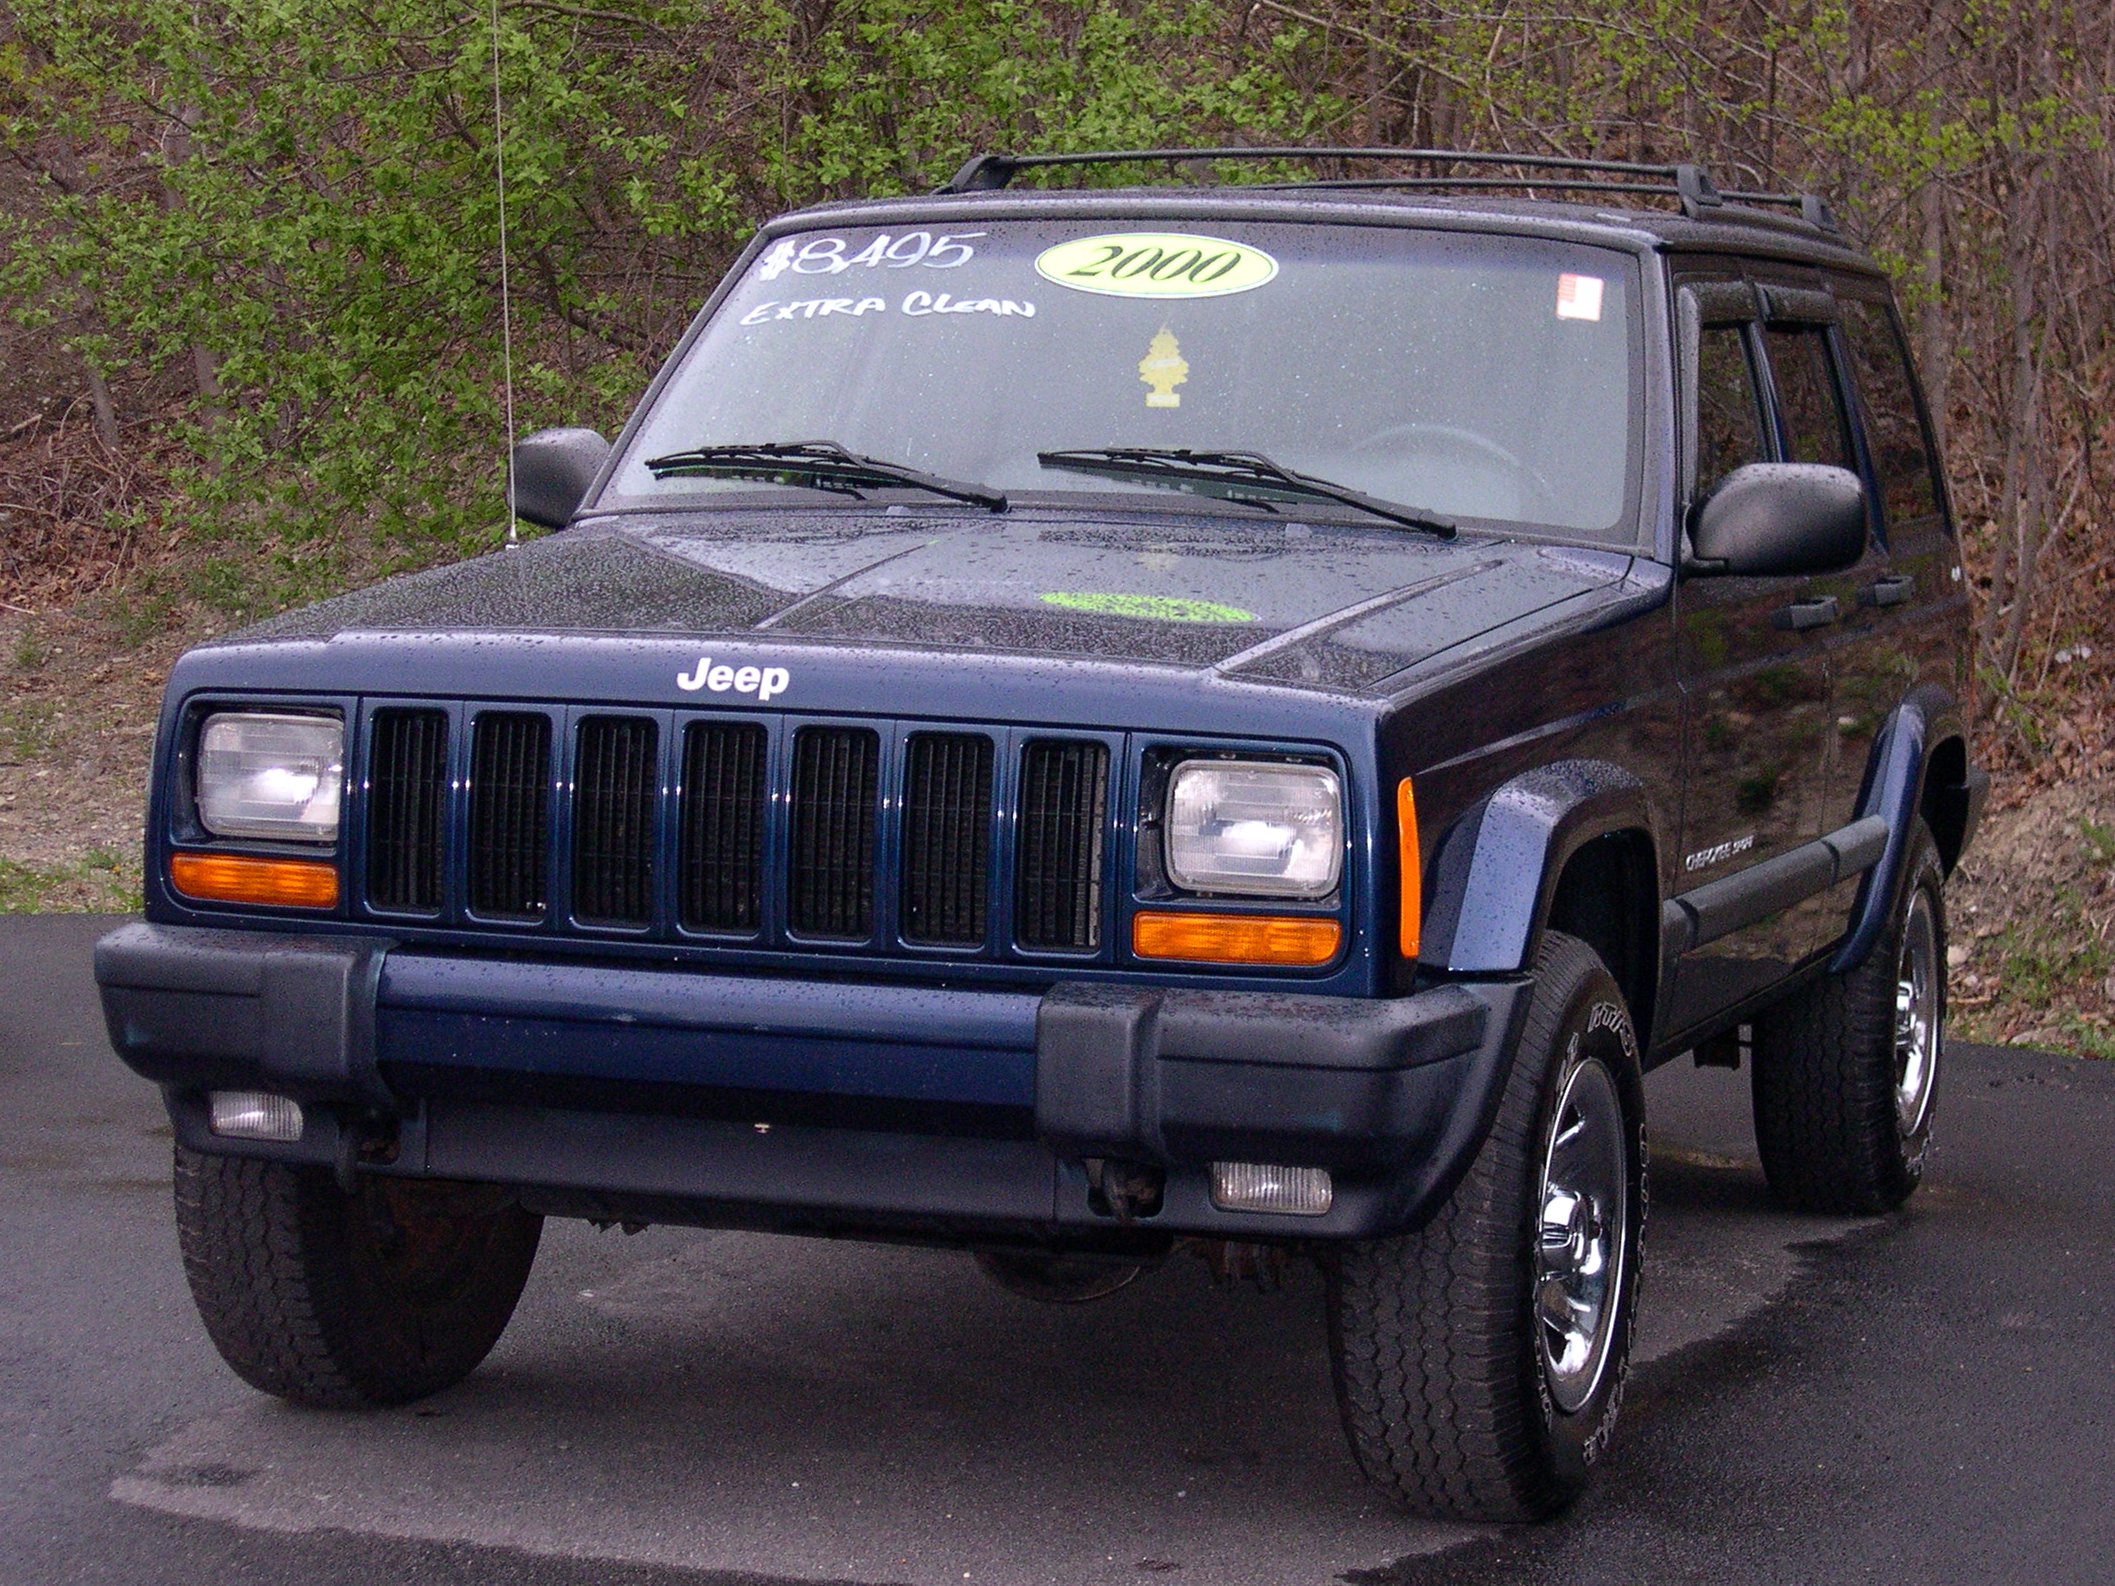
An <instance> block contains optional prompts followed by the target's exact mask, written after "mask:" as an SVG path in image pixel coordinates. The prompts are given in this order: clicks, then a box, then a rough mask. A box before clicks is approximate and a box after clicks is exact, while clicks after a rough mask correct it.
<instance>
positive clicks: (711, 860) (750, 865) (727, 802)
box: [680, 722, 767, 931]
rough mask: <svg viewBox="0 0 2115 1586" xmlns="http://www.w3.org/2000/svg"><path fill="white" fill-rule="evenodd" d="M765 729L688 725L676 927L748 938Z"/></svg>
mask: <svg viewBox="0 0 2115 1586" xmlns="http://www.w3.org/2000/svg"><path fill="white" fill-rule="evenodd" d="M765 744H766V740H765V735H764V729H763V728H762V727H759V726H757V725H755V724H754V723H752V722H693V723H692V724H691V726H690V728H689V729H688V731H687V732H686V733H685V734H684V741H683V800H682V813H681V817H680V819H681V823H682V834H683V836H682V859H681V874H682V897H681V908H682V920H683V924H684V925H685V926H686V927H687V928H688V929H690V930H694V931H753V930H755V929H756V928H757V925H758V924H759V922H760V921H761V919H762V914H763V896H764V777H765V767H766V764H767V759H766V755H765Z"/></svg>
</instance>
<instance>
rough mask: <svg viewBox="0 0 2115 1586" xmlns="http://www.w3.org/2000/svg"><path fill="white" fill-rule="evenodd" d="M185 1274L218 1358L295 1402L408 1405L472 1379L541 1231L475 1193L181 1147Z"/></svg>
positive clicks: (501, 1202) (535, 1222)
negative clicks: (346, 1177)
mask: <svg viewBox="0 0 2115 1586" xmlns="http://www.w3.org/2000/svg"><path fill="white" fill-rule="evenodd" d="M176 1229H177V1236H178V1242H179V1243H180V1244H181V1246H182V1248H183V1255H184V1272H185V1275H186V1276H187V1277H188V1278H189V1279H190V1282H191V1296H192V1298H193V1300H195V1301H196V1302H197V1305H198V1314H199V1317H200V1319H201V1320H203V1321H204V1322H205V1324H206V1332H207V1334H208V1336H210V1337H211V1338H212V1340H213V1344H214V1347H215V1348H217V1349H218V1350H219V1351H220V1354H221V1358H222V1359H224V1360H226V1361H227V1363H228V1364H229V1365H230V1366H231V1367H233V1368H234V1370H235V1374H236V1375H237V1376H239V1377H241V1378H242V1380H243V1381H245V1382H247V1383H248V1384H249V1385H250V1386H251V1387H253V1388H257V1389H259V1390H261V1391H263V1392H265V1393H269V1394H273V1395H276V1396H277V1397H279V1398H282V1399H287V1400H291V1401H292V1402H293V1403H296V1404H306V1405H314V1406H318V1407H321V1408H328V1409H354V1408H366V1407H374V1406H379V1405H389V1404H405V1403H408V1402H410V1401H411V1400H413V1399H423V1398H425V1397H426V1396H427V1395H429V1394H433V1393H438V1392H440V1391H441V1389H443V1388H446V1387H450V1386H452V1385H453V1384H455V1383H457V1382H460V1381H461V1380H462V1379H463V1378H464V1377H466V1376H468V1375H469V1374H470V1372H471V1371H472V1370H473V1369H475V1367H476V1366H477V1364H478V1362H479V1361H481V1360H483V1359H484V1358H485V1356H486V1355H487V1354H488V1353H490V1352H491V1349H492V1346H493V1345H494V1344H496V1343H497V1342H498V1341H499V1335H500V1333H501V1332H502V1331H504V1330H505V1328H506V1325H507V1320H508V1318H509V1317H510V1316H512V1315H513V1312H514V1304H515V1301H516V1300H518V1299H519V1298H520V1297H521V1291H522V1285H523V1284H524V1283H526V1282H527V1281H528V1276H529V1268H530V1265H531V1264H532V1263H533V1262H534V1261H535V1258H536V1245H537V1240H538V1238H539V1237H540V1236H541V1234H542V1231H543V1219H542V1218H540V1217H536V1216H534V1215H532V1214H530V1213H529V1212H526V1211H523V1210H522V1209H521V1207H520V1206H518V1205H516V1204H514V1203H513V1202H512V1200H511V1199H509V1198H506V1197H505V1196H504V1193H503V1192H500V1191H495V1190H488V1189H483V1188H481V1187H478V1186H475V1185H464V1184H443V1183H428V1182H421V1181H413V1180H405V1179H379V1178H368V1179H363V1180H362V1181H361V1183H360V1187H359V1189H358V1191H357V1192H356V1193H354V1194H351V1195H347V1194H346V1193H345V1192H344V1191H342V1190H340V1189H339V1188H338V1185H337V1182H336V1180H335V1179H334V1178H333V1176H332V1175H331V1173H330V1172H329V1171H328V1170H327V1169H323V1168H310V1167H293V1166H290V1165H288V1164H286V1163H282V1162H260V1161H254V1160H250V1159H246V1158H241V1157H224V1156H208V1155H205V1154H203V1153H201V1152H197V1151H190V1150H186V1149H185V1148H184V1147H182V1146H178V1147H177V1148H176Z"/></svg>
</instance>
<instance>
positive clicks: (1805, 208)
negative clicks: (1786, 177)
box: [1725, 192, 1842, 232]
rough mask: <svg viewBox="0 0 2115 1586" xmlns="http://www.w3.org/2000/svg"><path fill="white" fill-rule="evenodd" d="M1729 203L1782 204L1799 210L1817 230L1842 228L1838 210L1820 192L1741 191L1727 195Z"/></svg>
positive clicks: (1831, 230) (1801, 217)
mask: <svg viewBox="0 0 2115 1586" xmlns="http://www.w3.org/2000/svg"><path fill="white" fill-rule="evenodd" d="M1725 197H1726V201H1727V202H1728V203H1734V204H1782V205H1784V206H1785V207H1786V208H1788V209H1796V210H1798V211H1799V218H1800V219H1801V220H1803V221H1805V222H1806V223H1807V224H1808V225H1810V226H1812V227H1814V229H1815V230H1817V231H1827V232H1836V231H1839V230H1841V229H1842V228H1841V227H1839V226H1838V225H1837V224H1836V212H1835V211H1834V210H1833V209H1831V208H1830V207H1829V201H1828V200H1827V199H1825V198H1823V197H1822V196H1821V195H1820V194H1818V193H1755V192H1739V193H1727V194H1726V195H1725Z"/></svg>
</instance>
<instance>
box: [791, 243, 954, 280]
mask: <svg viewBox="0 0 2115 1586" xmlns="http://www.w3.org/2000/svg"><path fill="white" fill-rule="evenodd" d="M983 235H985V233H983V232H981V231H957V232H944V233H942V234H941V235H939V236H935V235H934V234H933V233H932V232H930V231H906V232H905V233H903V235H902V236H900V237H898V236H891V235H890V234H889V233H888V232H885V231H884V232H883V233H882V234H881V235H880V236H878V237H876V238H875V239H874V240H873V241H872V242H869V243H868V244H867V245H866V246H865V247H863V248H861V249H859V251H858V252H856V253H855V252H853V251H851V249H852V244H851V243H850V242H848V241H847V240H846V239H845V238H843V237H809V238H808V239H806V240H805V241H802V240H800V239H797V238H793V237H786V238H784V239H782V240H781V241H779V242H777V243H774V244H773V245H772V248H771V251H770V252H769V253H766V254H765V255H764V257H763V261H762V262H761V263H760V264H758V265H757V267H756V273H757V274H758V275H759V276H761V277H762V278H763V279H764V280H766V281H776V280H777V279H778V278H779V277H780V276H782V275H784V274H785V273H786V272H787V271H788V270H791V271H792V272H793V273H794V274H795V275H842V274H843V273H844V272H845V271H847V270H852V269H859V268H865V269H868V270H877V269H878V270H912V269H917V268H920V267H921V266H922V267H923V268H925V269H928V270H959V269H960V268H961V267H962V266H963V265H965V264H967V263H969V261H970V260H971V259H973V258H975V257H976V256H977V250H976V249H974V248H972V247H971V246H970V243H971V242H972V241H973V240H974V239H976V238H978V237H981V236H983Z"/></svg>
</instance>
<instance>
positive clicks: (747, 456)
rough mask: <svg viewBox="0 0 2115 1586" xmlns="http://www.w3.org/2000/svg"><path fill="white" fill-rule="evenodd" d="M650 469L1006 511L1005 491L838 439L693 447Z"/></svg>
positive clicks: (652, 461)
mask: <svg viewBox="0 0 2115 1586" xmlns="http://www.w3.org/2000/svg"><path fill="white" fill-rule="evenodd" d="M646 466H647V468H648V469H649V470H650V471H651V472H652V473H653V476H654V477H655V478H656V479H669V478H680V477H682V476H685V475H691V474H696V475H700V476H703V477H705V478H709V479H763V480H768V481H770V482H771V483H772V484H786V485H806V486H807V487H808V488H809V489H811V490H828V491H832V492H835V493H836V494H838V495H845V496H857V495H859V494H860V491H861V487H862V486H864V487H869V488H871V487H874V486H880V485H907V486H909V487H910V488H911V489H913V490H925V491H930V492H931V493H932V494H933V495H936V496H946V497H948V498H949V499H950V500H954V501H967V502H969V503H970V504H971V505H973V506H979V507H985V508H988V509H989V510H990V511H993V512H1004V511H1005V510H1006V497H1005V495H1004V493H1003V492H1001V491H997V490H994V489H992V488H991V487H990V486H989V485H971V484H964V483H963V482H962V481H961V480H959V479H943V478H941V477H940V475H938V474H929V473H927V472H926V471H925V470H924V469H922V468H912V467H910V466H909V465H908V464H906V463H892V462H889V461H887V460H885V459H883V458H880V457H863V456H861V455H860V454H859V453H858V452H848V451H846V450H845V449H844V448H843V447H842V446H840V445H838V444H837V442H835V441H774V442H771V443H769V444H766V445H762V446H694V447H692V448H691V449H690V450H688V451H681V452H670V453H669V454H668V455H667V456H666V457H649V458H648V459H647V460H646Z"/></svg>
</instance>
